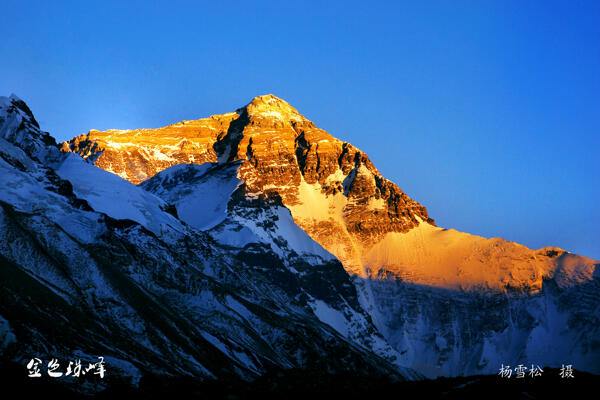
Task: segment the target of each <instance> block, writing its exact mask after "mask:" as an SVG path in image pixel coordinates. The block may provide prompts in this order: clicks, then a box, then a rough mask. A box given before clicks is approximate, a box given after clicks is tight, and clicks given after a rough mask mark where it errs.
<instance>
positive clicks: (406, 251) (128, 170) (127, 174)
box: [63, 95, 595, 291]
mask: <svg viewBox="0 0 600 400" xmlns="http://www.w3.org/2000/svg"><path fill="white" fill-rule="evenodd" d="M63 149H64V150H65V151H73V152H76V153H78V154H80V155H81V156H82V157H84V158H89V159H90V160H92V161H93V162H94V164H95V165H97V166H99V167H100V168H103V169H105V170H107V171H111V172H113V173H115V174H118V175H120V176H121V177H123V178H125V179H127V180H129V181H131V182H133V183H135V184H137V183H140V182H142V181H144V180H146V179H148V178H150V177H152V176H153V175H154V174H156V173H158V172H159V171H161V170H163V169H166V168H168V167H171V166H173V165H177V164H181V163H196V164H202V163H204V162H217V161H218V162H229V161H234V160H245V161H244V162H243V163H242V165H241V166H240V167H239V172H238V174H239V178H240V179H242V180H243V181H244V186H243V189H244V190H245V194H246V196H257V195H267V196H278V197H280V198H281V200H282V202H283V204H284V205H286V206H287V207H288V208H289V209H290V211H291V212H292V216H293V217H294V221H295V222H296V223H297V224H298V225H299V226H300V227H301V228H302V229H304V230H305V231H306V232H307V233H308V234H309V235H310V236H311V237H312V238H313V239H314V240H315V241H317V242H318V243H320V244H321V245H322V246H323V247H324V248H325V249H327V250H328V251H330V252H331V253H332V254H334V255H335V256H336V257H337V258H338V259H339V260H340V261H342V263H343V264H344V267H345V268H346V270H347V271H348V272H350V273H354V274H358V275H361V276H387V275H392V276H396V277H399V278H401V279H403V280H405V281H409V282H414V283H418V284H427V285H435V286H439V287H446V288H454V289H456V288H462V289H469V288H484V289H492V290H506V289H507V288H516V289H520V290H524V291H538V290H539V289H540V288H541V284H542V280H543V279H544V278H548V277H552V276H554V274H555V273H556V271H557V270H560V269H561V268H563V267H562V262H563V261H564V260H567V259H568V262H569V263H570V264H574V265H579V267H578V268H579V269H573V271H575V270H577V271H578V272H577V274H579V275H581V276H583V275H586V276H587V275H590V274H591V273H593V270H594V268H595V267H594V262H593V260H589V259H586V258H584V257H580V258H578V259H577V260H575V261H573V260H572V259H571V258H572V257H579V256H574V255H569V254H568V253H564V252H563V251H562V250H560V249H558V250H557V251H558V252H557V253H556V254H554V253H552V252H550V253H548V254H551V256H548V255H547V254H546V252H545V251H537V252H536V251H534V250H530V249H527V248H526V247H524V246H521V245H518V244H516V243H512V242H506V241H504V240H502V239H485V238H481V237H477V236H473V235H468V234H465V233H461V232H456V231H453V230H444V229H441V228H437V227H435V226H434V224H433V220H431V219H430V218H429V216H428V215H427V211H426V209H425V207H423V206H422V205H420V204H419V203H417V202H416V201H414V200H412V199H410V198H409V197H408V196H407V195H406V194H405V193H404V192H402V191H401V190H400V189H399V188H398V187H397V186H396V185H395V184H394V183H392V182H390V181H388V180H387V179H385V178H383V177H382V176H381V174H380V173H379V172H378V171H377V169H376V168H375V167H374V166H373V164H372V163H371V161H370V160H369V158H368V157H367V155H366V154H364V153H363V152H361V151H360V150H359V149H357V148H356V147H354V146H352V145H351V144H349V143H346V142H343V141H341V140H338V139H336V138H334V137H333V136H331V135H330V134H329V133H327V132H325V131H324V130H321V129H318V128H317V127H316V126H315V125H314V124H313V123H312V122H311V121H309V120H308V119H306V118H304V117H303V116H302V115H300V114H299V113H298V111H297V110H296V109H294V108H293V107H291V106H290V105H289V104H288V103H286V102H285V101H283V100H281V99H279V98H277V97H275V96H272V95H266V96H260V97H257V98H255V99H253V101H252V102H251V103H249V104H248V105H247V106H245V107H243V108H240V109H238V110H236V111H235V112H233V113H228V114H222V115H215V116H212V117H210V118H206V119H201V120H197V121H183V122H180V123H178V124H174V125H170V126H167V127H164V128H158V129H140V130H132V131H118V130H110V131H106V132H99V131H90V132H89V133H88V134H87V135H81V136H78V137H76V138H73V139H72V140H70V141H68V142H65V143H63ZM199 206H201V205H199ZM563 255H564V256H563ZM557 260H559V261H557ZM567 270H568V269H565V271H567ZM569 271H570V270H569ZM582 271H583V272H582ZM590 271H591V272H590ZM565 274H566V275H565V276H567V278H566V281H570V280H571V278H573V276H574V275H577V274H575V273H574V272H569V273H565ZM582 274H583V275H582Z"/></svg>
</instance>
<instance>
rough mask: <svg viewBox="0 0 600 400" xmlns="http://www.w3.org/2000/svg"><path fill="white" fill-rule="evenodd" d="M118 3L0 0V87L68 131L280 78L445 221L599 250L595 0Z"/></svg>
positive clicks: (225, 107) (598, 15)
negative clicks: (425, 2)
mask: <svg viewBox="0 0 600 400" xmlns="http://www.w3.org/2000/svg"><path fill="white" fill-rule="evenodd" d="M120 3H121V2H111V1H101V2H89V1H85V2H84V1H77V2H72V3H67V2H47V1H44V2H39V3H36V2H27V1H19V2H4V3H3V4H2V6H1V7H0V93H1V94H3V95H8V94H10V93H11V92H14V93H16V94H17V95H19V96H20V97H21V98H23V99H24V100H25V101H26V102H27V103H28V104H29V105H30V107H31V108H32V110H33V112H34V113H35V115H36V117H37V119H38V121H39V122H40V124H41V125H42V128H43V129H45V130H47V131H49V132H51V133H52V134H53V135H54V136H55V137H57V138H58V139H59V140H65V139H67V138H70V137H72V136H74V135H77V134H79V133H82V132H86V131H88V130H89V129H91V128H95V129H108V128H140V127H159V126H164V125H167V124H169V123H173V122H176V121H179V120H182V119H195V118H200V117H206V116H208V115H211V114H217V113H223V112H228V111H231V110H233V109H235V108H237V107H240V106H242V105H244V104H246V103H247V102H248V101H249V100H250V99H251V98H252V97H254V96H257V95H260V94H266V93H273V94H275V95H277V96H279V97H281V98H283V99H285V100H287V101H288V102H290V103H291V104H292V105H293V106H295V107H296V108H297V109H298V110H299V111H300V112H301V113H303V114H304V115H305V116H307V117H308V118H309V119H311V120H313V121H314V122H315V123H316V124H317V125H318V126H319V127H321V128H324V129H326V130H327V131H329V132H331V133H332V134H333V135H334V136H337V137H338V138H340V139H343V140H346V141H349V142H351V143H353V144H354V145H356V146H358V147H359V148H361V149H362V150H364V151H365V152H366V153H367V154H368V155H369V156H370V157H371V159H372V160H373V162H374V163H375V165H376V166H377V167H378V168H379V170H380V171H381V172H382V173H383V174H384V175H385V176H386V177H388V178H389V179H391V180H393V181H394V182H396V183H397V184H398V185H399V186H400V187H401V188H402V189H403V190H404V191H406V192H407V193H408V194H409V195H410V196H411V197H413V198H414V199H416V200H418V201H419V202H421V203H423V204H424V205H425V206H426V207H427V208H428V210H429V212H430V215H431V216H432V217H433V218H434V219H435V220H436V222H437V224H438V225H440V226H444V227H453V228H456V229H458V230H462V231H466V232H470V233H474V234H479V235H483V236H486V237H493V236H500V237H503V238H505V239H508V240H513V241H517V242H519V243H522V244H525V245H527V246H528V247H532V248H539V247H542V246H546V245H556V246H559V247H562V248H565V249H567V250H570V251H572V252H576V253H580V254H583V255H587V256H589V257H593V258H596V259H600V210H599V204H600V161H599V158H598V151H599V150H600V138H599V133H600V2H598V1H589V2H577V1H565V2H553V1H539V2H535V1H531V2H529V1H528V2H523V1H514V2H511V1H495V2H484V1H481V2H480V1H477V2H475V1H473V2H465V3H463V2H456V1H448V2H433V3H431V2H430V4H429V5H427V6H423V5H416V3H421V2H416V1H415V2H373V1H370V2H364V1H363V2H347V3H346V2H345V3H344V5H342V3H341V2H336V3H333V2H331V3H329V4H319V2H315V3H310V2H286V3H284V2H249V1H245V2H232V1H228V2H225V3H221V4H220V5H219V4H213V2H205V3H200V2H178V1H168V2H163V3H159V2H156V3H153V2H127V4H120ZM525 3H526V4H525Z"/></svg>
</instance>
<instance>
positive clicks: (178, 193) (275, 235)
mask: <svg viewBox="0 0 600 400" xmlns="http://www.w3.org/2000/svg"><path fill="white" fill-rule="evenodd" d="M240 165H241V163H240V162H237V161H235V162H229V163H222V164H218V163H206V164H203V165H201V166H199V165H192V164H189V165H188V164H186V165H179V166H175V167H172V168H169V169H167V170H164V171H162V172H160V173H158V174H157V175H155V176H154V177H153V178H152V179H150V180H148V181H146V182H144V183H142V184H141V185H140V186H141V187H143V188H145V189H146V190H149V191H151V192H152V193H155V194H157V195H160V196H161V197H162V198H163V199H164V200H165V201H168V202H169V203H171V204H173V205H174V206H175V207H176V210H177V214H178V215H179V216H180V217H181V218H182V220H183V221H185V222H187V223H189V224H190V225H191V226H194V227H196V228H198V229H205V231H206V233H208V234H209V235H210V236H211V237H212V238H214V240H215V241H216V242H217V243H220V244H222V245H227V246H229V247H230V251H232V252H235V253H237V258H238V259H239V260H246V262H251V264H253V265H254V268H253V269H252V272H256V273H258V274H259V275H261V276H262V279H266V280H268V281H270V282H271V283H272V284H273V285H275V286H278V287H283V288H285V290H286V291H288V292H289V294H290V295H293V297H294V299H296V301H297V302H299V304H302V307H303V308H304V310H305V311H308V312H311V313H312V314H313V315H314V317H316V319H318V320H320V321H321V322H323V323H325V324H327V325H329V326H330V327H331V328H333V329H334V330H335V331H337V332H338V333H339V334H341V335H342V336H343V337H345V338H346V339H348V340H350V341H351V342H353V343H356V345H358V346H361V347H363V348H366V349H368V350H369V351H372V352H374V353H375V354H378V355H380V356H382V357H384V358H386V359H387V360H388V361H390V362H392V363H394V364H395V365H397V367H398V368H400V370H401V371H403V373H404V374H405V375H406V376H416V375H415V374H413V373H411V372H410V371H408V370H407V369H405V368H403V366H402V364H401V363H400V358H401V357H400V355H399V354H398V353H397V352H396V351H395V350H394V349H393V348H392V347H391V346H390V345H389V344H388V343H387V342H386V341H385V339H384V338H383V337H382V336H381V334H379V332H378V331H377V329H375V327H374V325H373V322H372V320H371V318H370V316H369V315H368V314H367V313H366V312H365V311H364V310H363V309H362V307H361V305H360V303H359V298H358V294H357V292H356V290H355V289H354V287H353V285H352V282H351V281H350V279H349V276H348V275H347V274H346V273H345V272H344V270H343V267H342V265H341V264H340V263H339V261H338V260H337V259H336V258H335V257H334V256H333V255H332V254H331V253H329V252H327V251H326V250H325V249H323V247H321V246H320V245H319V244H318V243H317V242H315V241H314V240H313V239H311V238H310V236H308V235H307V234H306V232H304V231H303V230H302V229H300V227H298V226H297V225H296V224H295V222H294V220H293V218H292V215H291V213H290V211H289V210H288V209H287V208H286V207H284V206H283V205H282V204H281V200H280V199H279V198H269V197H268V196H264V195H257V196H254V195H250V196H246V194H245V193H246V188H245V187H244V186H245V184H243V183H242V180H241V179H240V178H239V168H240ZM215 188H216V190H215ZM211 195H212V198H211V199H210V200H208V201H207V197H210V196H211ZM194 210H197V211H196V212H194ZM182 211H183V212H182ZM261 254H263V255H262V256H261ZM266 255H269V256H268V257H266ZM261 257H262V258H261ZM248 273H250V271H248Z"/></svg>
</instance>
